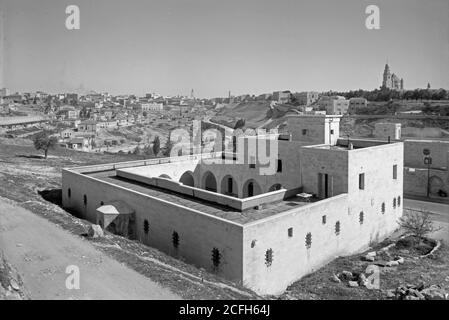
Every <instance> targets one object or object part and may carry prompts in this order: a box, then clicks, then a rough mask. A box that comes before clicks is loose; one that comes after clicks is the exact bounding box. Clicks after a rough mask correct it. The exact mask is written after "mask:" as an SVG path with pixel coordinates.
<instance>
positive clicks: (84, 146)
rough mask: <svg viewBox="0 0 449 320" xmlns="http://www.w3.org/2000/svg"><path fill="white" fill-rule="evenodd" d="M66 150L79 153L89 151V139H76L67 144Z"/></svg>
mask: <svg viewBox="0 0 449 320" xmlns="http://www.w3.org/2000/svg"><path fill="white" fill-rule="evenodd" d="M67 148H69V149H74V150H81V151H89V150H90V149H91V139H89V138H83V137H77V138H73V139H70V140H69V142H67Z"/></svg>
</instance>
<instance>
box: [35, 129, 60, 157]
mask: <svg viewBox="0 0 449 320" xmlns="http://www.w3.org/2000/svg"><path fill="white" fill-rule="evenodd" d="M57 143H58V138H56V137H53V136H51V135H50V133H49V132H48V131H42V132H39V133H38V134H37V135H36V136H35V137H34V139H33V144H34V147H35V148H36V150H43V151H44V154H45V159H47V155H48V150H50V149H54V147H55V146H56V144H57Z"/></svg>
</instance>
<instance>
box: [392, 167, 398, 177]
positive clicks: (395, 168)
mask: <svg viewBox="0 0 449 320" xmlns="http://www.w3.org/2000/svg"><path fill="white" fill-rule="evenodd" d="M397 178H398V165H397V164H395V165H394V166H393V179H395V180H396V179H397Z"/></svg>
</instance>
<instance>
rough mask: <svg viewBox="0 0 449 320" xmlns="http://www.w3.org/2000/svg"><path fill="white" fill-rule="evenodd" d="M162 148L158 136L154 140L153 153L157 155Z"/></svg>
mask: <svg viewBox="0 0 449 320" xmlns="http://www.w3.org/2000/svg"><path fill="white" fill-rule="evenodd" d="M160 150H161V140H160V139H159V136H156V137H155V138H154V141H153V154H154V155H155V156H157V155H158V154H159V151H160Z"/></svg>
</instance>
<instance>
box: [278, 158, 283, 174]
mask: <svg viewBox="0 0 449 320" xmlns="http://www.w3.org/2000/svg"><path fill="white" fill-rule="evenodd" d="M277 172H282V160H281V159H278V168H277Z"/></svg>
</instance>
